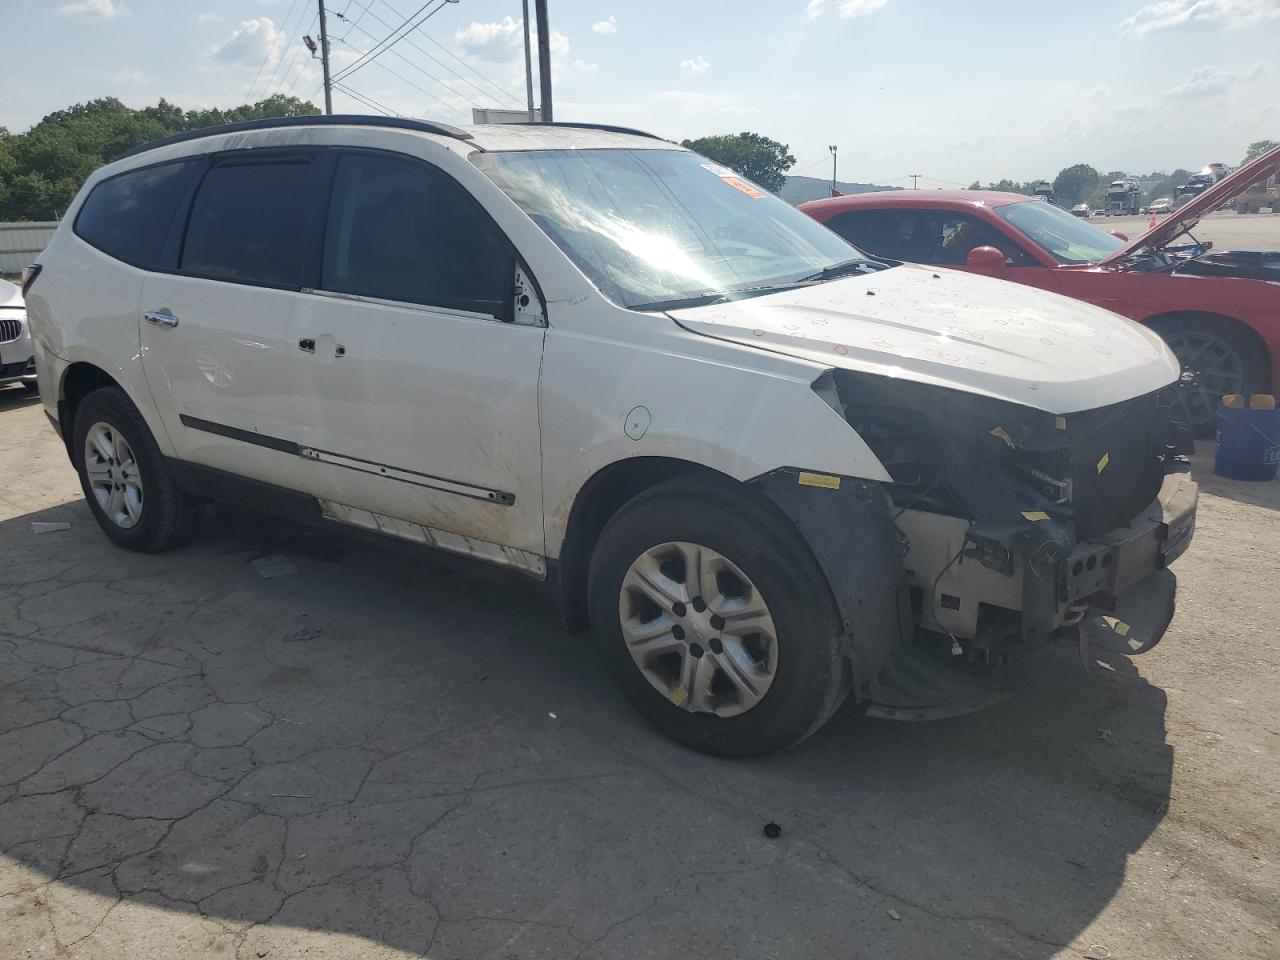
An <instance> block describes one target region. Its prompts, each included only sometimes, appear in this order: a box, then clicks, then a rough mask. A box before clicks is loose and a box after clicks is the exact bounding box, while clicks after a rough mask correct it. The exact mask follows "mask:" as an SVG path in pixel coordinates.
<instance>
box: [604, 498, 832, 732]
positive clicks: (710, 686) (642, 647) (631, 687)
mask: <svg viewBox="0 0 1280 960" xmlns="http://www.w3.org/2000/svg"><path fill="white" fill-rule="evenodd" d="M588 590H589V602H590V607H591V620H592V626H593V629H594V631H595V634H596V636H597V637H598V638H599V641H600V642H601V644H602V645H603V648H604V653H605V656H606V659H607V660H608V661H609V664H610V666H611V667H612V669H613V671H614V673H615V675H616V676H617V678H618V680H619V682H620V683H621V685H622V688H623V690H624V692H625V693H626V694H627V696H628V698H629V699H630V700H631V702H632V703H633V704H634V705H635V706H636V708H637V709H638V710H639V711H640V712H641V713H642V714H643V715H644V716H645V717H646V718H647V719H648V720H649V721H650V722H651V723H652V724H653V725H654V726H656V727H657V728H658V729H659V730H661V731H662V732H663V733H665V734H666V735H667V736H669V737H671V738H672V739H673V740H676V741H678V742H679V743H682V744H685V745H686V746H689V747H692V748H694V749H696V750H701V751H703V752H705V753H710V754H714V755H717V756H723V757H748V756H757V755H761V754H765V753H770V752H772V751H774V750H780V749H782V748H784V747H788V746H791V745H793V744H795V743H798V742H800V741H801V740H803V739H804V738H805V737H807V736H809V735H810V734H811V733H813V732H814V731H816V730H817V729H818V728H819V727H820V726H821V725H822V724H823V723H825V722H826V720H827V719H828V718H829V717H830V716H831V715H832V714H833V713H834V712H835V710H836V708H837V707H839V705H840V703H841V702H842V701H843V699H844V696H845V694H846V693H847V686H846V683H845V678H846V670H845V664H844V658H843V656H842V655H841V652H840V646H839V641H838V637H837V634H838V621H837V618H836V616H835V611H834V603H833V601H832V599H831V596H830V592H829V590H828V588H827V586H826V579H825V577H824V576H823V574H822V571H821V570H820V569H819V568H818V565H817V563H816V562H815V561H814V559H813V557H812V555H811V554H810V553H809V550H808V548H807V547H806V546H805V544H804V542H803V541H802V540H801V539H800V537H799V536H798V535H797V534H796V533H795V531H794V529H793V528H791V527H790V525H789V524H787V523H786V522H785V521H784V520H783V519H781V518H780V517H779V516H777V515H776V514H775V513H774V512H773V511H772V510H770V509H769V508H768V507H767V506H766V505H764V504H763V503H760V502H757V501H756V500H754V499H753V498H752V497H751V496H749V495H747V494H745V493H740V492H736V491H733V490H729V489H725V488H721V487H718V486H715V485H711V484H705V483H697V482H690V481H673V482H669V483H665V484H661V485H660V486H658V487H655V488H654V489H652V490H650V491H648V492H646V493H643V494H641V495H640V496H638V497H636V498H635V499H634V500H632V501H631V502H630V503H629V504H627V506H625V507H624V508H623V509H622V510H621V511H620V512H619V513H618V514H617V515H616V516H615V517H614V518H613V519H612V520H611V521H610V522H609V524H608V525H607V526H606V527H605V529H604V532H603V533H602V534H601V536H600V540H599V542H598V543H597V545H596V549H595V551H594V553H593V555H592V563H591V572H590V578H589V584H588Z"/></svg>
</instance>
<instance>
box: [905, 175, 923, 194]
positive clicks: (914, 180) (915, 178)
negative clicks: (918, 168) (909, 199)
mask: <svg viewBox="0 0 1280 960" xmlns="http://www.w3.org/2000/svg"><path fill="white" fill-rule="evenodd" d="M907 176H909V177H910V178H911V189H912V190H919V189H920V174H918V173H909V174H907Z"/></svg>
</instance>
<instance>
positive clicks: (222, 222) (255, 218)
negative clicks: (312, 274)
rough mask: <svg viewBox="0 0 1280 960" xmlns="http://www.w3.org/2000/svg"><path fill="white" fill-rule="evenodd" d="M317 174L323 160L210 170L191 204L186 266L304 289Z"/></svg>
mask: <svg viewBox="0 0 1280 960" xmlns="http://www.w3.org/2000/svg"><path fill="white" fill-rule="evenodd" d="M315 178H316V165H315V164H313V163H308V162H307V161H306V160H305V159H299V160H289V161H274V162H273V161H259V162H253V163H245V162H241V161H235V162H230V163H222V164H219V165H217V166H215V167H213V168H212V169H210V170H209V172H208V173H207V174H205V178H204V180H203V182H202V183H201V184H200V189H199V190H197V191H196V198H195V201H194V202H193V203H192V206H191V219H190V221H189V222H188V225H187V238H186V243H185V244H184V246H183V249H182V271H183V272H184V273H191V274H195V275H196V276H201V277H213V278H215V279H219V280H238V281H241V282H244V283H262V284H268V285H271V286H283V287H296V286H299V285H300V283H301V279H302V260H303V255H304V247H305V240H306V233H307V219H308V216H309V215H310V211H311V208H312V203H313V197H314V187H315Z"/></svg>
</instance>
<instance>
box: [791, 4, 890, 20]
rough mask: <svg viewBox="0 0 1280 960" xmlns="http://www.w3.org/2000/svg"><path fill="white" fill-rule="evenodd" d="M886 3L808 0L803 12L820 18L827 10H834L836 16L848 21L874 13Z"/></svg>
mask: <svg viewBox="0 0 1280 960" xmlns="http://www.w3.org/2000/svg"><path fill="white" fill-rule="evenodd" d="M888 2H889V0H809V4H808V6H806V7H805V12H806V13H807V14H809V16H810V17H820V16H822V15H823V14H824V13H826V12H827V11H828V10H834V11H835V12H836V16H839V17H844V18H846V19H848V18H849V17H863V16H866V15H867V14H868V13H875V12H876V11H877V10H879V9H881V8H883V7H884V5H885V4H887V3H888Z"/></svg>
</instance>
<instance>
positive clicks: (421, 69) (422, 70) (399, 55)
mask: <svg viewBox="0 0 1280 960" xmlns="http://www.w3.org/2000/svg"><path fill="white" fill-rule="evenodd" d="M359 29H360V32H361V33H362V34H364V35H365V36H366V37H368V38H369V39H370V40H373V39H374V37H373V35H372V34H371V33H369V32H368V31H367V30H365V29H363V28H359ZM384 52H385V51H384ZM391 52H392V53H393V54H395V55H396V57H397V58H398V59H399V60H402V61H403V62H404V63H406V64H408V65H409V66H410V67H412V68H413V69H414V70H417V71H418V72H419V73H421V74H422V75H423V76H426V77H430V78H431V79H432V80H434V81H435V82H436V83H438V84H440V86H442V87H444V88H445V89H446V90H448V91H449V92H450V93H454V94H456V95H457V96H459V97H461V98H462V99H463V100H465V101H467V103H469V104H471V105H472V106H473V107H483V106H484V104H482V103H476V102H475V101H474V100H472V99H471V98H470V97H469V96H467V95H466V94H465V93H463V92H462V91H460V90H455V89H454V88H453V87H451V86H449V84H448V83H447V82H445V81H444V80H441V79H440V78H439V77H437V76H436V75H435V74H434V73H432V72H431V71H429V70H427V69H426V68H424V67H421V66H419V65H418V64H416V63H414V62H413V61H412V60H410V59H409V58H408V57H406V56H405V55H404V54H402V53H401V52H400V51H399V50H392V51H391ZM428 56H430V54H428ZM432 59H433V60H434V59H435V58H434V57H432ZM377 62H378V64H379V65H380V66H385V64H383V63H382V61H380V60H379V61H377ZM437 62H439V61H437ZM442 66H443V64H442ZM472 86H473V87H474V86H475V84H472ZM418 89H420V90H421V89H422V88H421V87H419V88H418ZM476 89H477V90H480V88H479V87H476ZM423 93H426V91H425V90H423ZM480 94H481V96H485V97H488V96H491V94H488V93H486V92H485V91H484V90H480Z"/></svg>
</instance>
